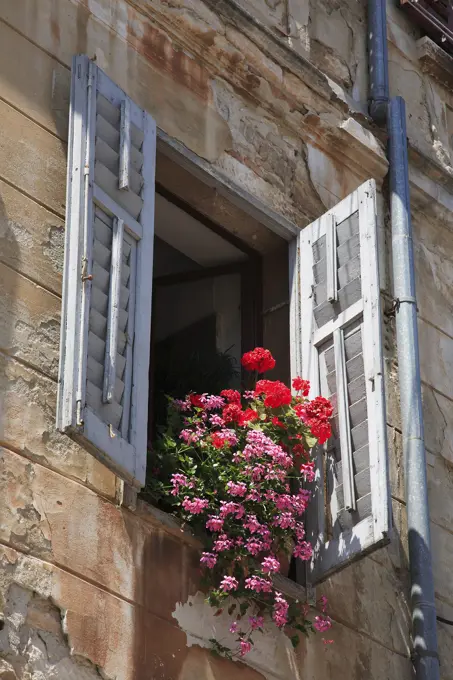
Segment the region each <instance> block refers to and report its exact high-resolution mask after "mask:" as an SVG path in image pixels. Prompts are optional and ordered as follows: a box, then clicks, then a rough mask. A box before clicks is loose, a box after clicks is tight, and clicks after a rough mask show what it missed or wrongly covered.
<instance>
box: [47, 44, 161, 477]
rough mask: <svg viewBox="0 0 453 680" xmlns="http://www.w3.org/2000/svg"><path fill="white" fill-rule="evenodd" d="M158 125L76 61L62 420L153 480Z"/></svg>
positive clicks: (95, 448)
mask: <svg viewBox="0 0 453 680" xmlns="http://www.w3.org/2000/svg"><path fill="white" fill-rule="evenodd" d="M155 155H156V125H155V123H154V121H153V119H152V118H151V116H149V114H147V113H146V112H145V111H143V110H141V109H140V108H139V107H138V106H136V104H134V102H132V101H131V100H130V99H129V98H128V97H127V96H126V95H125V93H124V92H123V91H122V90H121V89H120V88H119V87H118V86H117V85H115V83H113V82H112V81H111V80H110V79H109V78H108V77H107V76H106V75H105V73H103V71H101V69H99V68H98V67H97V66H96V65H95V64H94V63H93V62H91V61H90V60H89V59H88V58H87V57H85V56H78V57H75V58H74V60H73V67H72V83H71V107H70V126H69V145H68V182H67V206H66V242H65V266H64V279H63V307H62V332H61V356H60V379H59V394H58V408H57V426H58V428H59V429H60V430H62V431H64V432H67V433H68V434H70V435H71V436H73V437H75V438H76V439H78V440H79V441H80V442H81V443H83V444H84V445H85V446H87V448H89V449H90V450H91V451H92V452H93V453H94V454H95V455H98V456H99V457H101V458H102V460H103V461H104V462H106V464H107V465H109V467H111V468H112V469H113V470H114V471H115V472H117V473H118V474H119V475H120V476H121V477H122V478H123V479H125V480H126V481H128V482H130V483H132V484H134V485H135V486H137V487H139V486H142V485H143V484H144V482H145V472H146V470H145V468H146V445H147V409H148V407H147V402H148V366H149V347H150V330H151V293H152V265H153V239H154V176H155Z"/></svg>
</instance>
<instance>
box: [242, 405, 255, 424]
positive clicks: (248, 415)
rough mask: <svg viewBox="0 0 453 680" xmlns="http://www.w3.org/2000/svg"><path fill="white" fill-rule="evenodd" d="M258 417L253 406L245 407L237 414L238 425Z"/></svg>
mask: <svg viewBox="0 0 453 680" xmlns="http://www.w3.org/2000/svg"><path fill="white" fill-rule="evenodd" d="M259 417H260V416H259V413H258V411H255V409H253V408H247V409H245V411H243V412H242V413H241V414H240V416H239V425H246V424H247V423H250V422H251V421H253V420H258V418H259Z"/></svg>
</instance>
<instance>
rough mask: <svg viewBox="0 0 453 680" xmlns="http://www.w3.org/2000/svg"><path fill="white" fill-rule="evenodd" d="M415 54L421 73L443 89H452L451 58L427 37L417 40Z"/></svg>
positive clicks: (452, 68)
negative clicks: (432, 79) (416, 54)
mask: <svg viewBox="0 0 453 680" xmlns="http://www.w3.org/2000/svg"><path fill="white" fill-rule="evenodd" d="M417 53H418V58H419V60H420V68H421V70H422V71H423V73H426V74H428V75H429V76H431V77H432V78H434V79H435V80H436V81H437V82H438V83H439V84H440V85H442V86H443V87H447V88H453V57H451V56H450V55H449V54H448V53H447V52H445V50H443V49H442V47H439V45H436V43H435V42H433V41H432V40H431V38H428V37H427V36H425V37H424V38H420V40H417Z"/></svg>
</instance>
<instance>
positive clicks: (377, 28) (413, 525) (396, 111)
mask: <svg viewBox="0 0 453 680" xmlns="http://www.w3.org/2000/svg"><path fill="white" fill-rule="evenodd" d="M368 31H369V36H368V37H369V62H370V63H369V70H370V115H371V116H372V117H373V119H374V120H375V121H376V122H377V123H383V122H384V121H385V117H386V118H387V130H388V136H389V150H388V159H389V172H390V214H391V227H392V258H393V286H394V297H395V301H396V306H395V309H396V314H395V318H396V333H397V344H398V374H399V384H400V409H401V423H402V432H403V454H404V473H405V482H406V507H407V524H408V543H409V571H410V580H411V613H412V645H413V662H414V667H415V675H416V678H417V680H439V678H440V670H439V657H438V652H437V623H436V608H435V597H434V581H433V572H432V559H431V539H430V525H429V507H428V491H427V477H426V454H425V440H424V428H423V409H422V391H421V381H420V356H419V348H418V328H417V302H416V297H415V270H414V253H413V242H412V224H411V211H410V196H409V166H408V159H407V134H406V111H405V103H404V100H403V99H402V98H401V97H393V98H392V99H389V93H388V66H387V65H388V55H387V20H386V0H369V3H368ZM384 110H385V116H384Z"/></svg>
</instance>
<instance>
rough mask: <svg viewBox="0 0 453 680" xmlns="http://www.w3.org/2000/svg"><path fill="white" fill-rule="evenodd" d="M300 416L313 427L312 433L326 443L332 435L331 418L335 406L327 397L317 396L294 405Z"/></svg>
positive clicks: (320, 441)
mask: <svg viewBox="0 0 453 680" xmlns="http://www.w3.org/2000/svg"><path fill="white" fill-rule="evenodd" d="M294 410H295V412H296V413H297V415H298V416H299V418H300V419H301V420H302V421H303V422H304V423H305V424H306V425H308V427H309V428H310V429H311V433H312V434H313V436H314V437H316V438H317V439H318V442H319V443H320V444H324V443H325V442H326V441H327V440H328V439H330V437H331V436H332V430H331V427H330V418H331V417H332V413H333V406H332V404H331V403H330V401H329V400H328V399H326V398H325V397H316V398H315V399H313V401H309V402H307V403H305V404H297V405H296V406H295V407H294Z"/></svg>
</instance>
